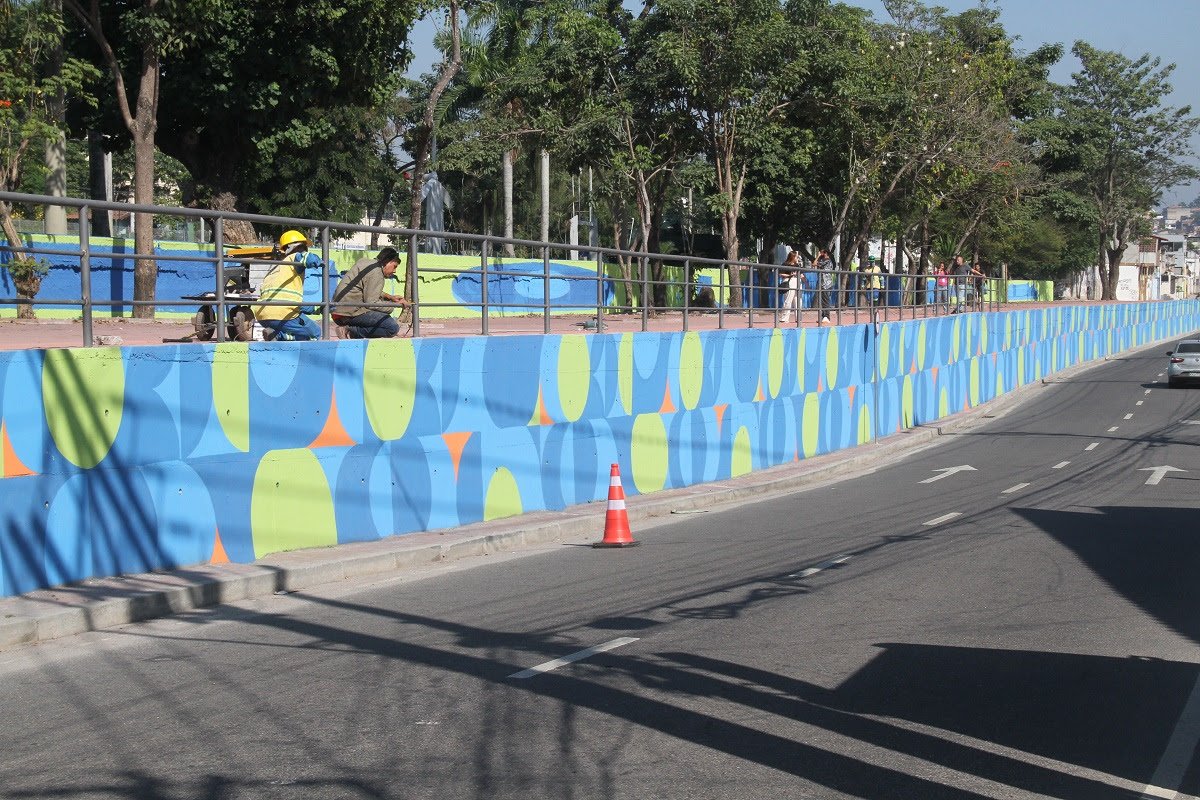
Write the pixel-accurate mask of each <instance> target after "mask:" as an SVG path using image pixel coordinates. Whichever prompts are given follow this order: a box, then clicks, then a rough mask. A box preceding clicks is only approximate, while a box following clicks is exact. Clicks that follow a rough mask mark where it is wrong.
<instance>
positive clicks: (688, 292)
mask: <svg viewBox="0 0 1200 800" xmlns="http://www.w3.org/2000/svg"><path fill="white" fill-rule="evenodd" d="M691 263H692V261H691V259H689V258H685V259H684V260H683V330H684V331H685V332H686V331H687V329H688V313H689V311H690V310H691V305H692V281H691V274H692V269H691Z"/></svg>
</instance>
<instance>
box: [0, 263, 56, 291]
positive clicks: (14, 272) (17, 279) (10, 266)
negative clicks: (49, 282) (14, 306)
mask: <svg viewBox="0 0 1200 800" xmlns="http://www.w3.org/2000/svg"><path fill="white" fill-rule="evenodd" d="M3 267H4V268H5V269H6V270H8V274H9V275H10V276H12V279H13V282H14V283H16V284H18V285H20V284H25V283H28V282H30V281H31V280H33V279H35V278H37V279H40V278H41V277H43V276H44V275H46V274H48V273H49V272H50V262H49V261H46V260H45V259H40V258H14V259H11V260H9V261H5V262H4V263H3Z"/></svg>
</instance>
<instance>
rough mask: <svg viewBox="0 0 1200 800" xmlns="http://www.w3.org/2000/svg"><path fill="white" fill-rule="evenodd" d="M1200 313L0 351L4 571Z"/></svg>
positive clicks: (349, 500)
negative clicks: (872, 324)
mask: <svg viewBox="0 0 1200 800" xmlns="http://www.w3.org/2000/svg"><path fill="white" fill-rule="evenodd" d="M1197 327H1200V303H1198V302H1196V301H1176V302H1170V303H1143V304H1123V305H1106V306H1088V307H1058V308H1047V309H1030V310H1017V311H1009V312H999V313H989V314H965V315H955V316H950V317H941V318H932V319H927V320H914V321H906V322H895V323H887V324H883V325H880V326H878V328H875V327H873V326H871V325H857V326H842V327H829V328H814V329H787V330H782V329H774V330H772V329H751V330H723V331H707V332H701V333H697V332H687V333H684V332H679V333H666V334H663V333H637V334H609V335H591V336H587V335H570V336H522V337H511V336H509V337H494V338H486V337H470V338H461V339H450V338H438V339H420V340H415V341H413V340H407V339H392V340H373V341H352V340H345V341H327V342H295V343H292V342H288V343H257V342H256V343H250V344H236V343H231V344H222V345H206V344H188V345H174V346H155V347H130V348H123V349H122V348H95V349H76V350H51V351H21V352H8V353H0V595H10V594H17V593H22V592H27V591H30V590H33V589H36V588H41V587H46V586H53V585H56V584H62V583H67V582H71V581H78V580H81V579H84V578H88V577H93V576H103V575H113V574H120V573H129V572H142V571H146V570H150V569H155V568H165V567H174V566H184V565H189V564H198V563H205V562H209V561H213V562H221V561H226V560H228V561H235V562H248V561H252V560H254V559H256V558H259V557H262V556H264V555H266V554H268V553H272V552H278V551H281V550H290V549H297V548H303V547H316V546H323V545H331V544H336V543H340V542H351V541H363V540H374V539H378V538H380V537H383V536H389V535H392V534H398V533H406V532H410V531H418V530H427V529H431V528H445V527H451V526H456V525H461V524H465V523H471V522H476V521H479V520H485V519H494V518H498V517H504V516H510V515H513V514H520V513H522V512H526V511H532V510H536V509H560V508H563V507H565V506H568V505H572V504H576V503H582V502H587V501H592V500H600V499H603V498H605V497H606V496H607V492H608V477H609V476H608V466H609V464H611V463H614V462H615V463H617V464H619V465H620V468H621V473H622V475H623V476H625V477H626V480H625V486H626V491H627V493H630V494H636V493H647V492H654V491H659V490H662V489H667V488H676V487H681V486H687V485H690V484H694V483H701V482H705V481H714V480H720V479H723V478H727V477H729V476H733V475H740V474H743V473H746V472H749V471H751V470H758V469H762V468H765V467H770V466H775V465H778V464H783V463H787V462H791V461H795V460H798V459H802V458H809V457H812V456H815V455H818V454H821V453H825V452H829V451H833V450H838V449H841V448H845V447H853V446H855V445H857V444H861V443H863V442H866V441H869V440H871V439H872V437H874V436H884V435H888V434H891V433H894V432H896V431H899V430H901V429H903V428H908V427H912V426H914V425H920V424H923V423H928V422H932V421H934V420H937V419H939V418H941V417H944V416H946V415H947V414H951V413H955V412H958V411H962V410H963V409H965V408H969V407H972V406H975V405H978V404H979V403H984V402H987V401H988V400H990V399H992V398H994V397H996V396H997V395H999V394H1003V393H1004V392H1007V391H1010V390H1012V389H1014V388H1015V387H1017V386H1020V385H1022V384H1025V383H1029V382H1030V381H1034V380H1037V379H1038V378H1040V377H1042V376H1043V375H1046V374H1049V373H1052V372H1054V371H1056V370H1059V369H1062V368H1064V367H1068V366H1071V365H1073V364H1078V363H1081V362H1083V361H1088V360H1091V359H1095V358H1100V357H1102V356H1105V355H1109V354H1112V353H1116V352H1120V351H1123V350H1126V349H1128V348H1130V347H1133V346H1136V345H1139V344H1143V343H1148V342H1151V341H1155V340H1159V339H1164V338H1167V337H1170V336H1176V335H1180V334H1183V333H1186V332H1190V331H1192V330H1194V329H1196V328H1197Z"/></svg>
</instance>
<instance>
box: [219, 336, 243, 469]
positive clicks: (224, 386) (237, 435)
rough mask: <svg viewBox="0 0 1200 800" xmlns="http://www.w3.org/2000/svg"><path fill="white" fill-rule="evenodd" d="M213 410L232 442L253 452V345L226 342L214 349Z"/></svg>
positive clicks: (226, 435)
mask: <svg viewBox="0 0 1200 800" xmlns="http://www.w3.org/2000/svg"><path fill="white" fill-rule="evenodd" d="M212 401H213V412H214V413H215V414H216V415H217V421H218V422H220V423H221V430H222V431H224V432H225V438H227V439H228V440H229V443H230V444H232V445H233V446H234V447H236V448H237V449H238V450H241V451H242V452H243V453H248V452H250V348H248V347H246V345H244V344H241V343H239V342H226V343H224V344H218V345H217V346H216V347H214V348H213V360H212Z"/></svg>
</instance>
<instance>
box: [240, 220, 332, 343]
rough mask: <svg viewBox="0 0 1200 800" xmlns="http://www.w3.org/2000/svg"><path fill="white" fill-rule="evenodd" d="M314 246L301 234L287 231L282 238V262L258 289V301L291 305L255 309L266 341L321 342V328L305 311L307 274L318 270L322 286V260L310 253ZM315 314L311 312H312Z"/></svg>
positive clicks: (272, 268)
mask: <svg viewBox="0 0 1200 800" xmlns="http://www.w3.org/2000/svg"><path fill="white" fill-rule="evenodd" d="M311 244H312V242H310V241H309V240H308V237H307V236H305V235H304V234H303V233H301V232H300V231H284V233H283V235H282V236H280V237H279V245H278V251H279V256H278V258H279V263H277V264H275V265H274V266H273V267H271V271H270V272H268V273H267V277H265V278H263V282H262V285H261V286H259V288H258V299H259V300H263V301H267V302H281V303H282V302H287V303H290V305H259V306H255V307H254V317H255V319H257V320H258V321H259V322H260V323H262V326H263V327H264V328H265V329H266V332H265V333H266V335H265V337H264V338H266V339H268V340H276V341H293V340H295V341H307V340H309V339H320V338H321V328H320V326H318V325H317V323H315V322H313V321H312V320H311V319H309V318H308V317H307V316H305V312H306V311H308V309H307V308H302V307H301V304H302V303H303V301H304V286H305V280H304V277H305V273H306V272H307V271H308V270H309V269H315V270H317V273H318V274H317V277H318V281H317V283H318V285H319V283H320V281H319V277H320V274H319V272H320V270H321V268H322V263H321V259H319V258H317V256H316V255H315V254H314V253H310V252H308V248H309V246H310V245H311ZM310 313H311V312H310Z"/></svg>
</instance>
